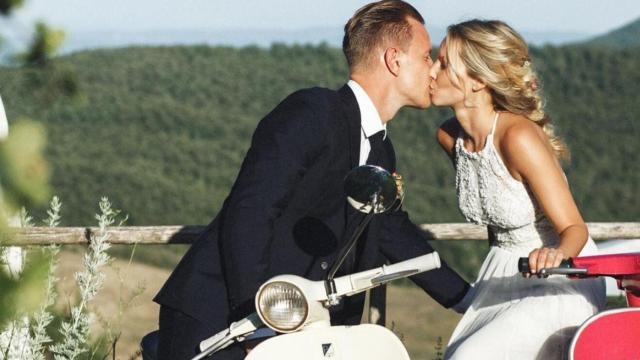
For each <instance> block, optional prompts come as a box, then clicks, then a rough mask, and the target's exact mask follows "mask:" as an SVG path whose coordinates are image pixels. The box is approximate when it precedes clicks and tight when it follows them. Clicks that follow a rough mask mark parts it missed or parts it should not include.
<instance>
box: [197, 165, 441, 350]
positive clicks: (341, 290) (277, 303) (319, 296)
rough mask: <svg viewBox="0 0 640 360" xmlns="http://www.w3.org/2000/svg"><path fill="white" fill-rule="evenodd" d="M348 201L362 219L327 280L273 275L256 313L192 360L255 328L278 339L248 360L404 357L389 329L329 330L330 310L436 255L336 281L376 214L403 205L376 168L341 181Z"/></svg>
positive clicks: (427, 264) (435, 261)
mask: <svg viewBox="0 0 640 360" xmlns="http://www.w3.org/2000/svg"><path fill="white" fill-rule="evenodd" d="M345 191H346V194H347V196H348V201H349V203H350V204H351V205H352V206H354V207H355V208H356V209H358V210H359V211H362V212H364V213H366V214H367V215H366V216H365V218H364V219H363V220H362V222H361V223H360V224H359V226H358V228H357V229H356V231H355V232H354V234H353V235H352V236H351V238H350V239H349V241H348V242H347V244H346V245H345V247H344V248H342V249H341V251H340V253H339V256H338V259H337V261H336V263H335V264H334V265H333V266H332V268H331V269H330V271H329V273H328V276H327V278H326V279H325V280H321V281H310V280H307V279H304V278H302V277H299V276H295V275H279V276H275V277H273V278H271V279H270V280H268V281H267V282H265V283H264V284H263V285H262V286H261V287H260V289H259V290H258V292H257V294H256V297H255V307H256V313H254V314H251V315H249V316H248V317H246V318H244V319H242V320H240V321H237V322H234V323H232V324H231V326H229V328H227V329H225V330H223V331H221V332H219V333H218V334H216V335H214V336H212V337H211V338H209V339H206V340H204V341H202V342H201V343H200V350H201V351H202V352H201V353H200V354H198V355H197V356H195V357H194V358H193V359H192V360H199V359H203V358H206V357H207V356H209V355H211V354H215V353H216V352H218V351H220V350H222V349H224V348H226V347H228V346H230V345H231V344H233V343H236V342H239V341H243V340H244V339H246V338H247V337H248V336H250V335H251V334H253V333H254V332H255V331H256V330H257V329H259V328H261V327H265V326H266V327H268V328H270V329H272V330H274V331H275V332H277V333H280V334H281V335H278V336H273V337H270V338H268V339H267V340H264V341H262V342H261V343H259V344H258V345H257V346H256V347H255V348H253V349H252V350H251V351H250V352H249V354H248V355H247V357H246V358H245V359H246V360H266V359H280V360H293V359H296V360H297V359H309V360H325V359H333V360H338V359H367V360H383V359H384V360H388V359H398V360H405V359H406V360H408V359H409V355H408V353H407V350H406V349H405V347H404V346H403V344H402V342H401V341H400V340H399V339H398V337H397V336H396V335H395V334H394V333H393V332H392V331H390V330H389V329H387V328H385V327H383V326H379V325H373V324H361V325H357V326H331V321H330V320H331V318H330V313H329V308H331V307H332V306H335V305H337V304H339V302H340V299H341V298H343V297H345V296H352V295H355V294H358V293H361V292H363V291H366V290H367V289H371V288H373V287H376V286H379V285H382V284H386V283H388V282H390V281H392V280H396V279H401V278H405V277H408V276H411V275H415V274H418V273H421V272H424V271H428V270H432V269H436V268H439V267H440V258H439V257H438V254H437V253H436V252H433V253H430V254H427V255H423V256H420V257H417V258H414V259H410V260H406V261H403V262H399V263H396V264H393V265H388V266H382V267H379V268H375V269H371V270H367V271H363V272H359V273H355V274H351V275H345V276H342V277H338V278H335V277H334V275H335V274H336V272H337V270H338V269H339V268H340V266H341V264H342V263H343V261H344V260H345V258H346V257H347V255H348V254H349V252H350V251H352V249H353V248H354V245H355V243H356V241H357V239H358V237H359V236H360V234H361V233H362V231H363V230H364V229H365V227H366V226H367V224H368V223H369V222H370V221H371V219H372V217H373V216H374V215H375V214H378V213H381V212H384V211H387V210H389V209H390V208H392V207H394V206H396V205H397V204H398V202H399V201H402V198H403V191H402V187H401V186H399V185H398V183H397V178H396V177H394V175H391V174H390V173H389V172H387V171H386V170H384V169H382V168H380V167H376V166H368V165H365V166H361V167H358V168H355V169H354V170H352V171H351V172H350V173H349V174H348V176H347V177H346V179H345Z"/></svg>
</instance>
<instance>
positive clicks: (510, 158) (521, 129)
mask: <svg viewBox="0 0 640 360" xmlns="http://www.w3.org/2000/svg"><path fill="white" fill-rule="evenodd" d="M500 125H501V126H499V127H498V129H496V135H495V136H496V138H497V139H496V140H497V141H496V145H497V148H498V150H499V152H500V155H501V156H502V158H503V159H504V160H505V163H506V165H507V167H509V168H511V167H512V166H514V167H515V168H521V167H522V166H524V165H530V164H532V163H534V161H532V160H536V161H535V162H537V161H540V160H542V158H553V150H552V149H551V147H550V145H549V141H548V140H547V137H546V135H545V133H544V131H543V130H542V128H541V127H540V126H538V124H536V123H535V122H533V121H531V120H529V119H528V118H526V117H525V116H522V115H517V114H510V113H505V114H504V115H503V116H501V124H500ZM549 155H551V156H549Z"/></svg>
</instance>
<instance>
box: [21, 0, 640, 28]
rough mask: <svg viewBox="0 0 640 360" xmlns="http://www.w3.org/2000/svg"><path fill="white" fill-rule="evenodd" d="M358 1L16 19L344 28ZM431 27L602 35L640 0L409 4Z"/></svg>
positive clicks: (140, 8) (77, 8) (30, 7)
mask: <svg viewBox="0 0 640 360" xmlns="http://www.w3.org/2000/svg"><path fill="white" fill-rule="evenodd" d="M367 2H368V1H359V0H224V1H221V0H181V1H168V0H55V1H52V0H26V4H25V6H24V7H23V8H22V9H20V10H19V11H17V12H16V14H15V16H14V17H15V21H16V22H18V23H22V24H25V25H26V24H28V23H30V22H33V21H35V20H36V19H43V20H46V21H47V22H48V23H50V24H52V25H55V26H59V27H61V28H64V29H65V30H66V31H67V32H76V31H87V30H120V31H139V30H153V29H247V28H250V29H254V28H261V29H265V28H266V29H287V30H292V29H303V28H310V27H331V26H336V27H341V26H342V24H344V22H345V21H346V20H347V19H348V18H349V17H350V16H351V14H352V13H353V12H354V11H355V10H356V9H357V8H358V7H360V6H362V5H363V4H365V3H367ZM410 3H412V4H413V5H414V6H416V8H418V10H419V11H420V12H421V13H422V14H423V16H424V17H425V18H426V20H427V26H429V24H433V25H436V26H446V25H447V24H450V23H454V22H457V21H460V20H464V19H468V18H471V17H482V18H499V19H502V20H505V21H507V22H508V23H510V24H511V25H512V26H514V27H515V28H516V29H517V30H521V31H558V32H577V33H587V34H597V33H602V32H605V31H608V30H611V29H613V28H616V27H619V26H620V25H623V24H625V23H627V22H629V21H631V20H633V19H635V18H637V17H638V16H640V1H638V0H616V1H604V0H537V1H529V0H516V1H514V0H510V1H507V0H484V1H478V0H460V1H451V0H449V1H445V0H439V1H431V0H420V1H410Z"/></svg>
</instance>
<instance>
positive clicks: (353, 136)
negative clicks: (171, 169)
mask: <svg viewBox="0 0 640 360" xmlns="http://www.w3.org/2000/svg"><path fill="white" fill-rule="evenodd" d="M423 24H424V20H423V19H422V17H421V16H420V14H419V13H418V12H417V11H416V10H415V9H414V8H413V7H412V6H411V5H409V4H407V3H405V2H402V1H380V2H376V3H372V4H369V5H366V6H364V7H363V8H361V9H360V10H358V11H357V12H356V14H355V15H354V16H353V18H351V19H350V20H349V22H348V23H347V24H346V26H345V36H344V41H343V50H344V53H345V56H346V58H347V61H348V63H349V67H350V70H351V76H350V77H351V80H350V81H349V82H348V84H347V85H345V86H343V87H342V88H341V89H339V90H338V91H333V90H329V89H322V88H312V89H305V90H301V91H298V92H295V93H294V94H292V95H290V96H289V97H287V98H286V99H285V100H284V101H283V102H282V103H280V104H279V105H278V106H277V107H276V108H275V109H274V110H273V111H272V112H271V113H269V114H268V115H267V116H266V117H265V118H264V119H262V120H261V121H260V123H259V124H258V127H257V128H256V131H255V133H254V135H253V138H252V142H251V147H250V149H249V151H248V153H247V155H246V157H245V159H244V162H243V164H242V168H241V169H240V173H239V175H238V178H237V179H236V182H235V184H234V185H233V188H232V189H231V193H230V194H229V196H228V198H227V199H226V200H225V203H224V205H223V207H222V210H221V211H220V213H219V214H218V216H217V217H216V218H215V219H214V220H213V221H212V223H211V224H210V225H209V226H208V228H207V230H206V231H205V232H204V233H203V234H202V236H201V237H200V238H199V239H198V240H197V241H196V243H195V244H194V245H193V246H192V247H191V249H190V250H189V252H188V253H187V254H186V255H185V257H184V258H183V259H182V261H181V262H180V264H179V265H178V267H177V268H176V269H175V271H174V272H173V274H172V275H171V277H170V278H169V280H168V281H167V283H166V284H165V286H164V287H163V289H162V290H161V291H160V293H159V294H158V295H157V296H156V298H155V301H156V302H158V303H159V304H161V305H162V307H161V310H160V342H161V345H160V350H159V352H160V356H161V358H163V357H162V356H164V358H165V359H183V358H189V357H191V356H193V355H194V354H195V353H196V350H195V348H196V346H197V344H198V343H199V342H200V341H201V340H203V339H205V338H207V337H209V336H212V335H213V334H215V333H216V332H218V331H220V330H222V329H224V328H226V327H227V326H228V324H229V323H230V322H232V321H236V320H238V319H240V318H242V317H244V316H246V315H247V314H250V313H252V312H254V311H255V309H254V303H253V301H254V300H253V299H254V295H255V293H256V291H257V290H258V288H259V286H260V285H261V284H262V283H263V282H264V281H266V280H267V279H269V278H271V277H272V276H275V275H278V274H283V273H287V274H296V275H300V276H303V277H306V278H308V279H311V280H320V279H323V278H324V277H325V276H326V275H327V272H328V271H329V268H330V266H331V264H333V263H334V261H335V260H336V256H337V253H338V251H339V249H340V247H341V246H342V245H343V244H344V243H345V242H346V241H347V239H348V238H349V236H350V235H351V234H352V233H353V230H354V228H355V227H356V226H357V224H358V222H359V220H360V218H361V216H360V215H359V214H358V213H357V212H356V211H355V210H353V209H351V207H350V206H349V205H348V203H347V201H346V195H345V194H344V192H343V185H342V181H343V179H344V177H345V175H346V174H347V173H348V172H349V170H351V169H352V168H354V167H356V166H358V165H362V164H365V163H369V164H376V165H381V166H383V167H385V168H386V169H388V170H390V171H395V155H394V153H393V147H392V145H391V141H390V139H389V136H386V123H387V122H388V121H390V120H391V119H392V118H393V117H394V115H395V114H396V113H397V112H398V110H399V109H400V108H402V107H404V106H411V107H416V108H426V107H428V106H429V104H430V100H429V92H428V90H429V81H430V78H429V69H430V67H431V65H432V60H431V57H430V52H431V40H430V38H429V34H428V33H427V31H426V29H425V28H424V25H423ZM432 251H433V249H432V248H431V247H430V246H429V244H428V243H427V241H426V239H425V238H424V235H423V234H422V232H421V231H420V230H419V228H418V227H416V226H415V225H413V224H412V223H411V222H410V221H409V218H408V216H407V214H406V213H405V212H404V211H401V210H400V211H395V212H393V213H389V214H383V215H379V216H376V217H375V218H374V220H373V221H372V222H371V223H370V225H369V227H368V229H367V231H365V233H364V234H363V236H362V237H361V239H360V241H359V243H358V246H357V249H356V253H355V255H354V256H351V257H349V258H348V260H347V261H346V262H345V264H344V265H343V267H342V269H341V273H342V274H345V273H352V272H355V271H360V270H365V269H370V268H373V267H376V266H380V265H381V264H382V263H383V262H384V261H390V262H392V263H394V262H398V261H402V260H406V259H410V258H413V257H416V256H419V255H423V254H425V253H429V252H432ZM338 275H340V273H338ZM412 280H413V281H414V282H416V283H417V284H418V285H419V286H421V287H422V288H423V289H425V291H427V292H428V293H429V294H430V295H431V296H432V297H433V298H434V299H435V300H436V301H438V302H439V303H440V304H442V305H443V306H445V307H451V306H453V305H455V304H457V303H458V302H459V301H460V300H461V299H462V298H463V297H464V295H465V294H466V292H467V289H468V287H469V285H468V284H467V283H466V282H465V281H464V280H463V279H462V278H460V277H459V276H458V275H457V274H456V273H455V272H454V271H453V270H451V269H450V268H449V267H448V266H447V265H446V263H443V265H442V268H441V269H439V270H435V271H431V272H427V273H424V274H421V275H416V276H414V277H412ZM362 309H363V297H362V296H359V297H358V296H356V297H354V298H349V299H346V300H344V301H343V304H342V306H341V307H339V308H337V309H334V310H333V311H332V319H333V321H334V322H335V323H340V324H357V323H359V321H360V318H361V314H362ZM243 355H244V349H243V348H242V347H239V346H236V347H234V348H231V349H229V350H227V351H226V352H224V353H220V354H218V357H217V359H241V358H243Z"/></svg>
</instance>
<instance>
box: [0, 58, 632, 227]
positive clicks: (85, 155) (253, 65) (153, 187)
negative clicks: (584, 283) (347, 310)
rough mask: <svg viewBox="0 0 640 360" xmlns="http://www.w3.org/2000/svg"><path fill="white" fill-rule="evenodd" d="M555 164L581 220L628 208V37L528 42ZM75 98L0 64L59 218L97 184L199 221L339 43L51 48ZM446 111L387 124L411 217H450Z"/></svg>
mask: <svg viewBox="0 0 640 360" xmlns="http://www.w3.org/2000/svg"><path fill="white" fill-rule="evenodd" d="M533 53H534V57H535V60H536V61H535V64H536V65H537V67H538V69H539V71H540V74H541V77H542V79H543V89H544V91H545V93H546V95H547V98H548V112H549V113H550V114H551V115H552V117H553V118H554V121H555V123H556V125H557V127H558V128H559V131H560V133H561V134H564V135H565V136H566V140H567V142H568V143H569V145H570V148H571V150H572V153H573V159H572V161H571V162H570V163H568V164H566V171H567V175H568V177H569V180H570V182H571V184H572V187H573V190H574V194H575V197H576V199H577V201H578V203H579V205H580V207H581V209H582V211H583V213H584V215H585V217H586V219H587V220H589V221H632V220H634V221H637V220H638V218H640V207H639V206H638V203H639V201H638V200H640V197H639V196H638V191H639V190H640V188H639V187H640V155H639V154H640V142H638V136H639V135H640V125H638V120H639V119H640V102H638V92H639V90H640V64H639V62H638V59H639V58H640V49H638V48H628V49H621V50H617V51H613V52H612V51H609V50H604V49H600V48H598V47H593V48H591V47H586V46H569V47H544V48H541V49H534V51H533ZM54 65H56V66H59V67H61V68H65V69H68V70H69V69H70V70H72V71H73V72H74V73H75V76H76V78H77V81H78V83H79V84H80V94H81V95H80V96H77V97H74V98H68V97H62V96H56V94H50V93H47V92H46V90H42V87H41V84H42V83H44V82H46V81H47V78H46V77H45V76H44V75H43V74H42V73H41V71H40V70H37V69H17V68H2V69H0V93H1V94H2V97H3V99H4V101H5V107H6V109H7V112H8V115H9V118H10V119H13V116H14V114H26V115H28V116H30V117H32V118H34V119H37V120H39V121H41V122H42V123H44V124H45V125H46V128H47V130H48V134H49V147H48V157H49V159H50V163H51V165H52V167H53V171H54V176H53V185H54V187H55V192H56V193H57V194H58V195H60V196H61V198H62V201H63V202H64V203H65V207H64V217H63V220H64V221H65V223H64V225H86V224H90V223H91V222H92V219H91V214H93V213H94V209H93V208H94V207H95V205H94V204H96V203H97V199H99V197H100V196H101V195H107V196H109V197H110V198H111V199H112V200H113V201H114V203H115V204H117V205H118V206H120V207H121V208H122V209H123V210H124V211H125V212H127V213H129V214H130V220H129V224H132V225H143V224H145V225H146V224H204V223H207V222H208V221H209V220H210V219H211V218H212V217H213V216H214V215H215V213H216V211H217V209H218V208H219V207H220V206H221V203H222V201H223V199H224V197H225V195H226V194H227V192H228V190H229V188H230V186H231V184H232V182H233V180H234V178H235V176H236V174H237V171H238V168H239V166H240V162H241V160H242V158H243V156H244V153H245V152H246V150H247V148H248V145H249V141H250V136H251V134H252V131H253V129H254V127H255V125H256V123H257V122H258V121H259V120H260V118H261V117H262V116H264V115H265V114H266V113H267V112H268V111H269V110H270V109H271V108H273V107H274V106H275V105H276V104H277V103H278V102H279V101H280V100H281V99H282V98H284V97H285V96H286V95H287V94H289V93H290V92H292V91H294V90H295V89H298V88H304V87H309V86H314V85H321V86H327V87H331V88H337V87H339V86H341V85H342V84H343V83H344V81H345V79H346V77H347V68H346V64H345V61H344V59H343V55H342V53H341V52H340V50H338V49H333V48H328V47H325V46H317V47H312V46H294V47H287V46H282V45H274V46H272V47H271V48H270V49H261V48H257V47H248V48H242V49H236V48H226V47H215V48H212V47H205V46H194V47H158V48H123V49H117V50H101V51H90V52H83V53H77V54H74V55H70V56H65V57H62V58H59V59H58V60H57V61H56V64H54ZM447 116H449V110H443V109H429V110H427V111H419V110H414V109H406V110H403V111H402V112H401V113H400V114H399V115H398V116H397V117H396V119H394V120H393V121H392V123H391V124H390V130H389V131H390V135H391V136H392V138H393V139H394V143H395V145H396V151H397V155H398V158H399V171H400V172H401V173H402V174H403V175H404V177H405V178H406V181H407V208H408V209H409V211H410V213H411V214H412V217H413V219H414V220H415V221H417V222H446V221H461V220H462V218H461V217H460V215H459V214H458V211H457V207H456V203H455V194H454V189H453V169H452V166H451V164H450V163H449V160H448V159H447V158H446V157H445V156H444V155H443V154H442V153H441V151H440V150H439V148H438V146H437V145H436V143H435V141H434V131H435V128H436V126H437V125H438V124H439V123H440V122H441V121H442V120H443V119H445V118H446V117H447Z"/></svg>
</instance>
